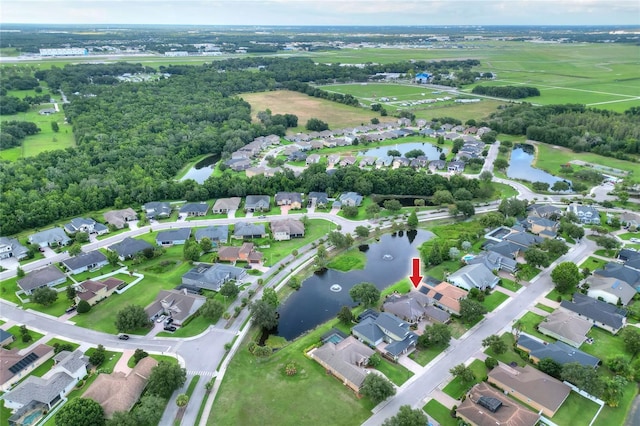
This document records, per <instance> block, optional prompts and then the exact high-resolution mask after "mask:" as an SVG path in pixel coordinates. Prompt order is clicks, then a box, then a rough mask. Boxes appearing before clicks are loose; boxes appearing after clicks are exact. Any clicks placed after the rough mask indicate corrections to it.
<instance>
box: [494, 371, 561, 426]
mask: <svg viewBox="0 0 640 426" xmlns="http://www.w3.org/2000/svg"><path fill="white" fill-rule="evenodd" d="M487 382H488V383H491V384H492V385H495V386H497V387H499V388H500V389H502V390H503V391H504V392H505V393H506V394H508V395H512V396H513V397H514V398H516V399H517V400H518V401H520V402H523V403H525V404H527V405H528V406H530V407H532V408H535V409H536V410H538V412H542V414H543V415H545V416H546V417H547V418H551V417H553V416H554V415H555V414H556V412H557V411H558V409H559V408H560V406H561V405H562V404H563V403H564V401H565V400H566V399H567V398H568V397H569V394H570V393H571V387H570V386H569V385H567V384H566V383H563V382H561V381H560V380H558V379H555V378H553V377H551V376H549V375H548V374H546V373H543V372H542V371H540V370H538V369H537V368H533V367H532V366H530V365H527V366H525V367H518V366H515V367H510V366H507V365H505V364H499V365H498V366H497V367H495V368H493V369H492V370H491V371H489V374H488V379H487Z"/></svg>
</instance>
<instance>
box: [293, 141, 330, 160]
mask: <svg viewBox="0 0 640 426" xmlns="http://www.w3.org/2000/svg"><path fill="white" fill-rule="evenodd" d="M312 143H313V142H312ZM320 143H322V142H320ZM312 146H313V145H312ZM287 161H307V154H305V153H304V152H302V151H296V152H292V153H291V154H289V156H288V157H287Z"/></svg>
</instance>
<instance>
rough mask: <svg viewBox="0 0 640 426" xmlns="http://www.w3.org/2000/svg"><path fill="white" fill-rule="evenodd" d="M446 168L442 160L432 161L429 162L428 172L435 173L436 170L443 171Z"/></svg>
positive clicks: (445, 163)
mask: <svg viewBox="0 0 640 426" xmlns="http://www.w3.org/2000/svg"><path fill="white" fill-rule="evenodd" d="M446 166H447V162H446V161H444V160H433V161H429V170H431V171H432V172H435V171H436V170H444V168H445V167H446Z"/></svg>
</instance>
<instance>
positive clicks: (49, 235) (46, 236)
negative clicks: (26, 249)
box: [28, 228, 71, 248]
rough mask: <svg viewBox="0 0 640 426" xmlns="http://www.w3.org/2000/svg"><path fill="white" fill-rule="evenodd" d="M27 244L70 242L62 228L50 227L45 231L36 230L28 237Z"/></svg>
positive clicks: (52, 244) (55, 244) (41, 244)
mask: <svg viewBox="0 0 640 426" xmlns="http://www.w3.org/2000/svg"><path fill="white" fill-rule="evenodd" d="M28 241H29V244H37V245H38V247H40V248H44V247H58V246H66V245H68V244H69V243H70V242H71V238H69V237H68V236H67V234H66V233H65V232H64V230H63V229H62V228H51V229H47V230H46V231H40V232H36V233H35V234H32V235H30V236H29V238H28Z"/></svg>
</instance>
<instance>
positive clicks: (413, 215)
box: [407, 200, 424, 229]
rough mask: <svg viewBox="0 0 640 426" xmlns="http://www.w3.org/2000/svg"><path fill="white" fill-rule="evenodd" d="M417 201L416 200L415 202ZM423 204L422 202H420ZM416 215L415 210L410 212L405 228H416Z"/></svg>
mask: <svg viewBox="0 0 640 426" xmlns="http://www.w3.org/2000/svg"><path fill="white" fill-rule="evenodd" d="M416 201H417V200H416ZM421 201H423V202H424V200H421ZM418 223H419V222H418V214H417V213H416V211H415V210H411V213H410V214H409V218H408V219H407V227H408V228H409V229H416V228H417V227H418Z"/></svg>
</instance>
